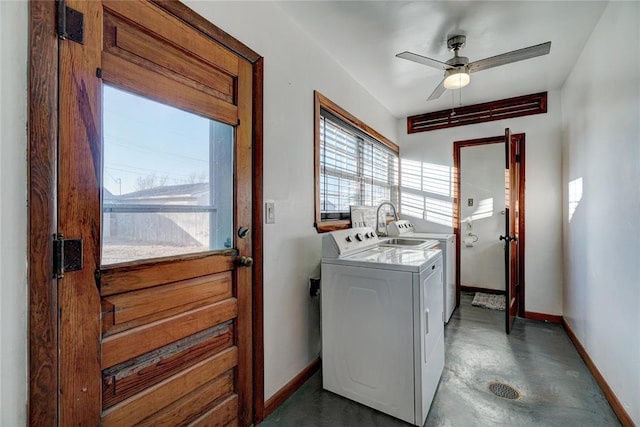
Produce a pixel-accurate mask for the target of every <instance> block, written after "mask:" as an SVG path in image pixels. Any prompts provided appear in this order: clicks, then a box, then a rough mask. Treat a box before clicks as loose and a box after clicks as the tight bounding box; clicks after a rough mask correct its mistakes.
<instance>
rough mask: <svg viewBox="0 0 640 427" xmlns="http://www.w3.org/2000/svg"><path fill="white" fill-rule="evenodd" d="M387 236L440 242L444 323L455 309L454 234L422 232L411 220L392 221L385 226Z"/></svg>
mask: <svg viewBox="0 0 640 427" xmlns="http://www.w3.org/2000/svg"><path fill="white" fill-rule="evenodd" d="M387 234H388V235H389V236H400V237H403V238H404V237H406V238H413V239H436V240H438V241H439V242H440V249H441V250H442V258H443V271H444V275H443V292H444V316H443V321H444V323H448V322H449V319H451V315H452V314H453V311H454V310H455V309H456V304H457V298H456V235H455V234H446V233H442V234H441V233H423V232H419V231H415V227H414V225H413V224H412V223H411V221H407V220H404V219H403V220H398V221H393V222H392V223H390V224H389V225H388V226H387Z"/></svg>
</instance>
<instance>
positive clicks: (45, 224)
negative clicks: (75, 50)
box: [28, 0, 264, 426]
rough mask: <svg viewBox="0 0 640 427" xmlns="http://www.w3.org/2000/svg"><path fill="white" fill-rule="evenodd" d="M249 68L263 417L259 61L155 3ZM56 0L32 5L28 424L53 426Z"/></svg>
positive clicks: (182, 13) (162, 0) (171, 7)
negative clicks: (251, 84)
mask: <svg viewBox="0 0 640 427" xmlns="http://www.w3.org/2000/svg"><path fill="white" fill-rule="evenodd" d="M153 1H154V3H156V4H157V5H158V6H160V7H161V8H162V9H164V10H166V11H167V12H169V13H171V14H172V15H174V16H176V17H177V18H179V19H180V20H182V21H184V22H186V23H188V24H189V25H191V26H193V27H195V28H196V29H198V30H199V31H200V32H201V33H203V34H205V35H206V36H208V37H209V38H211V39H212V40H214V41H216V42H217V43H220V44H221V45H223V46H225V47H226V48H228V49H229V50H231V51H232V52H234V53H236V54H238V55H240V56H242V57H243V58H246V59H247V60H248V61H249V62H251V63H252V65H253V78H254V80H253V86H254V101H253V102H254V104H253V126H254V141H253V144H254V145H253V150H254V165H255V167H254V171H253V179H254V188H253V190H252V191H253V197H254V206H253V215H254V217H253V221H254V230H253V257H254V267H253V269H254V270H253V271H254V280H253V285H254V286H253V288H254V292H253V300H252V305H253V327H254V328H255V329H254V333H253V359H254V361H255V363H254V364H253V377H254V381H255V385H254V394H253V404H254V408H255V413H256V417H259V416H260V415H261V414H262V415H264V333H263V325H262V318H263V294H262V285H263V255H262V253H263V252H262V250H263V229H262V222H263V216H262V215H263V213H262V198H263V196H262V194H263V182H262V179H263V93H264V92H263V75H264V65H263V60H262V57H261V56H260V55H258V54H257V53H255V52H254V51H253V50H251V49H249V48H248V47H247V46H245V45H244V44H242V43H241V42H239V41H238V40H236V39H235V38H233V37H232V36H230V35H228V34H227V33H225V32H224V31H222V30H221V29H219V28H218V27H216V26H215V25H213V24H211V23H210V22H209V21H207V20H206V19H205V18H203V17H201V16H200V15H198V14H197V13H196V12H194V11H192V10H191V9H189V8H188V7H187V6H185V5H183V4H182V3H180V2H178V1H175V0H153ZM56 11H57V4H56V2H55V1H54V0H42V1H33V2H29V95H28V96H29V124H28V128H29V129H28V135H29V153H28V159H29V232H28V233H29V236H28V239H29V240H28V241H29V250H28V256H29V259H28V269H29V273H28V274H29V402H28V424H29V425H38V426H40V425H42V426H45V425H51V426H55V425H57V420H58V419H59V417H58V398H57V396H58V358H57V354H58V335H57V320H58V316H57V312H58V308H57V307H58V301H57V290H56V282H55V281H54V280H52V274H51V268H50V266H51V265H52V259H51V258H52V254H53V250H52V235H53V234H54V233H55V232H56V221H57V220H56V218H57V214H56V209H57V208H56V203H57V199H56V193H57V176H56V168H57V139H58V116H57V113H58V38H57V36H56V28H57V27H56V25H57V22H56Z"/></svg>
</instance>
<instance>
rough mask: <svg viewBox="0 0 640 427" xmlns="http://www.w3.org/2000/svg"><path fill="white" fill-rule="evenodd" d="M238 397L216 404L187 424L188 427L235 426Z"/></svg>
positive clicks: (233, 396)
mask: <svg viewBox="0 0 640 427" xmlns="http://www.w3.org/2000/svg"><path fill="white" fill-rule="evenodd" d="M237 413H238V396H236V395H232V396H229V397H227V398H226V399H224V400H222V401H221V402H220V403H217V404H216V405H215V406H214V407H213V408H211V409H210V410H209V411H208V412H206V413H205V414H203V415H202V416H200V418H198V419H196V420H195V421H193V422H191V423H190V424H189V427H221V426H229V427H231V426H237V425H238V418H237V417H236V414H237Z"/></svg>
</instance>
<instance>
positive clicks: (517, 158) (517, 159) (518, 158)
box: [516, 154, 520, 163]
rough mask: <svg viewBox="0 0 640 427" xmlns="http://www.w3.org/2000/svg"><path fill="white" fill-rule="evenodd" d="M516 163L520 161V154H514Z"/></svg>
mask: <svg viewBox="0 0 640 427" xmlns="http://www.w3.org/2000/svg"><path fill="white" fill-rule="evenodd" d="M516 163H520V154H516Z"/></svg>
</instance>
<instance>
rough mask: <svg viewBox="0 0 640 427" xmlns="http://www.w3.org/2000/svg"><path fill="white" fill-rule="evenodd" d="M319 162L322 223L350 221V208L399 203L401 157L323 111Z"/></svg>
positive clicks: (321, 111) (321, 113)
mask: <svg viewBox="0 0 640 427" xmlns="http://www.w3.org/2000/svg"><path fill="white" fill-rule="evenodd" d="M319 160H320V215H321V219H322V220H323V221H324V220H336V219H349V213H350V208H349V207H350V206H351V205H359V206H376V205H378V204H379V203H381V202H383V201H391V202H394V203H397V198H398V155H397V154H396V153H394V152H393V151H392V150H390V149H389V148H387V146H385V145H384V144H382V143H380V142H378V141H377V140H375V139H373V138H372V137H371V136H369V135H367V134H365V133H364V132H362V131H360V130H359V129H357V128H355V127H354V126H352V125H351V124H348V123H346V122H345V121H343V120H342V119H340V118H338V117H336V116H335V115H333V114H332V113H330V112H329V111H326V110H324V109H321V110H320V159H319Z"/></svg>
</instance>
